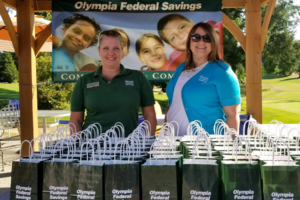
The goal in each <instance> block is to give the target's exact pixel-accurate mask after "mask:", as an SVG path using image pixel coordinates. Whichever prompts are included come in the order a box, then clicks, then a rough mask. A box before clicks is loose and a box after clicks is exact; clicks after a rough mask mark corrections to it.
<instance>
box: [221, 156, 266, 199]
mask: <svg viewBox="0 0 300 200" xmlns="http://www.w3.org/2000/svg"><path fill="white" fill-rule="evenodd" d="M243 162H244V163H243ZM221 168H222V182H223V192H222V196H223V199H228V200H231V199H253V200H259V199H262V191H261V176H260V168H259V164H258V163H257V162H256V161H252V162H251V163H249V162H248V163H247V161H238V162H237V163H236V162H235V161H222V164H221Z"/></svg>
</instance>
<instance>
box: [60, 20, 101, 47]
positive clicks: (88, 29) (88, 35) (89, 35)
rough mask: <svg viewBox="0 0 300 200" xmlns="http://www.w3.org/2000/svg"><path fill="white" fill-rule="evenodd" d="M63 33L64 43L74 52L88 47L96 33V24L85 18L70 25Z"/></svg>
mask: <svg viewBox="0 0 300 200" xmlns="http://www.w3.org/2000/svg"><path fill="white" fill-rule="evenodd" d="M63 33H64V39H63V44H64V45H65V46H66V47H67V48H68V49H69V50H71V51H74V52H79V51H80V50H82V49H86V48H87V47H88V46H89V45H90V44H91V42H92V40H93V38H94V37H95V35H96V31H95V28H94V26H93V25H92V24H91V23H89V22H87V21H84V20H78V21H76V22H75V23H74V24H72V25H71V26H70V27H68V28H64V29H63Z"/></svg>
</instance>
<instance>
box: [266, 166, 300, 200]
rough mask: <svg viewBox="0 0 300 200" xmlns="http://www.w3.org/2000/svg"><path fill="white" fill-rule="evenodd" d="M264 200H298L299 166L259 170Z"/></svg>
mask: <svg viewBox="0 0 300 200" xmlns="http://www.w3.org/2000/svg"><path fill="white" fill-rule="evenodd" d="M261 171H262V179H263V194H264V199H265V200H275V199H282V200H288V199H293V200H296V199H300V166H299V165H297V166H295V165H294V166H293V165H291V166H288V165H286V166H267V165H263V166H262V168H261Z"/></svg>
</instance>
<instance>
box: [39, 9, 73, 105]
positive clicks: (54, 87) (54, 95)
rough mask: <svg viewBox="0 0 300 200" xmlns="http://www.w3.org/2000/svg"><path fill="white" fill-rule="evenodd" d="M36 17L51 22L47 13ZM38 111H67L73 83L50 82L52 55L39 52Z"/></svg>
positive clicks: (50, 16) (41, 13)
mask: <svg viewBox="0 0 300 200" xmlns="http://www.w3.org/2000/svg"><path fill="white" fill-rule="evenodd" d="M35 14H36V15H39V16H41V17H43V18H44V19H47V20H51V19H52V15H51V13H49V12H37V13H35ZM36 73H37V77H36V78H37V83H38V87H37V96H38V109H46V110H67V109H69V108H70V100H71V94H72V91H73V88H74V85H75V83H53V82H52V53H42V52H40V53H39V54H38V56H37V58H36Z"/></svg>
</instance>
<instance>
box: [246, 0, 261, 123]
mask: <svg viewBox="0 0 300 200" xmlns="http://www.w3.org/2000/svg"><path fill="white" fill-rule="evenodd" d="M245 12H246V101H247V114H248V115H249V114H250V115H252V117H253V118H254V119H256V120H257V122H259V123H262V85H261V79H262V62H261V0H251V1H250V0H248V1H245Z"/></svg>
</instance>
